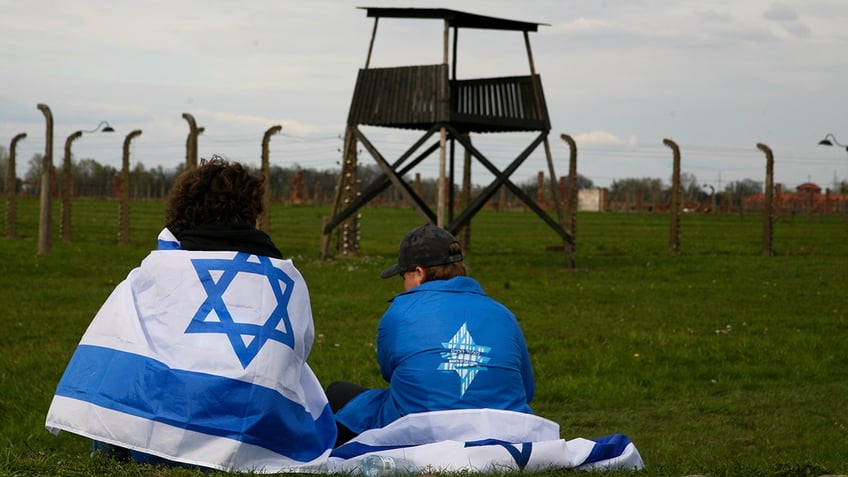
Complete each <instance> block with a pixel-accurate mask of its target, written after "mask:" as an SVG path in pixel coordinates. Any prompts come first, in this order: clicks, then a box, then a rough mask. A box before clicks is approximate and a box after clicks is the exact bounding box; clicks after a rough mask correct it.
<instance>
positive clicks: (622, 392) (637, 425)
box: [0, 200, 848, 477]
mask: <svg viewBox="0 0 848 477" xmlns="http://www.w3.org/2000/svg"><path fill="white" fill-rule="evenodd" d="M3 204H4V207H3V210H4V211H5V202H3ZM73 211H74V222H73V242H71V243H63V242H61V241H60V240H59V234H58V226H57V227H55V228H54V233H53V250H52V253H51V254H50V255H49V256H38V255H37V254H36V252H37V245H38V244H37V236H38V231H37V218H38V217H37V216H38V203H37V200H19V202H18V217H19V219H18V223H17V230H18V237H17V238H15V239H13V240H6V239H0V240H2V242H0V270H2V273H0V303H2V305H3V306H2V312H0V357H2V368H0V445H2V449H3V454H0V475H138V476H172V475H200V474H197V473H194V472H191V471H187V470H180V469H162V468H151V467H144V466H136V465H133V464H116V463H112V462H110V461H106V460H103V459H90V458H89V457H88V449H89V442H88V441H87V440H86V439H83V438H80V437H77V436H74V435H71V434H68V433H62V434H61V435H60V436H58V437H55V436H52V435H50V434H49V433H48V432H47V431H46V430H44V426H43V425H44V417H45V413H46V411H47V407H48V405H49V402H50V399H51V397H52V394H53V391H54V390H55V386H56V383H57V382H58V379H59V377H60V376H61V374H62V372H63V370H64V367H65V365H66V364H67V361H68V359H69V357H70V356H71V354H72V353H73V351H74V348H75V346H76V344H77V342H78V340H79V338H80V337H81V335H82V333H83V332H84V330H85V328H86V326H87V325H88V323H89V321H90V320H91V318H92V317H93V316H94V313H95V312H96V311H97V309H98V308H99V307H100V305H101V304H102V302H103V301H104V299H105V298H106V297H107V296H108V294H109V293H110V292H111V290H112V288H113V287H114V286H115V285H116V284H117V283H118V282H119V281H121V280H122V279H123V278H124V277H125V276H126V274H127V272H128V271H129V270H130V269H131V268H133V267H135V266H136V265H137V264H138V263H139V262H140V260H141V259H142V258H143V257H144V256H145V255H146V254H147V252H148V251H149V250H150V249H151V248H152V247H153V246H154V245H155V239H156V234H157V233H158V231H159V230H160V229H161V227H162V214H163V211H164V206H163V204H162V203H159V202H135V203H133V204H132V206H131V216H132V219H131V224H132V228H131V237H132V245H130V246H118V245H116V244H117V233H118V225H117V224H118V203H117V202H115V201H106V200H96V201H76V202H74V204H73ZM328 214H329V210H328V209H326V208H312V207H296V206H285V205H280V204H276V205H274V206H273V209H272V217H271V235H272V237H273V239H274V240H275V242H276V243H277V245H278V246H279V248H280V249H281V250H282V251H283V253H284V254H285V255H286V256H287V257H290V258H293V260H294V262H295V264H296V265H297V266H298V268H299V269H300V270H301V272H302V273H303V275H304V276H305V278H306V280H307V283H308V284H309V287H310V294H311V298H312V306H313V314H314V318H315V328H316V334H317V338H316V343H315V346H314V348H313V353H312V356H311V359H310V364H311V366H312V368H313V369H314V370H315V372H316V373H317V374H318V377H319V378H320V379H321V380H322V382H325V383H329V382H330V381H333V380H337V379H345V380H350V381H356V382H360V383H363V384H365V385H370V386H380V385H382V382H381V378H380V374H379V370H378V367H377V364H376V359H375V355H374V337H375V332H376V326H377V322H378V321H379V318H380V316H381V314H382V312H383V311H384V310H385V307H386V305H387V304H386V300H387V299H388V298H390V297H391V296H392V295H394V294H395V293H397V292H399V291H400V290H401V286H400V283H399V281H397V280H380V279H379V277H378V274H379V271H380V270H382V269H383V268H385V267H387V266H389V265H390V264H391V263H393V261H394V259H395V254H396V248H397V244H398V242H399V241H400V238H401V237H402V235H403V234H404V233H405V232H406V231H407V230H408V229H409V228H411V227H413V226H416V225H418V224H419V223H420V221H419V219H418V217H417V216H416V214H415V213H414V212H412V211H411V210H409V209H406V210H401V209H378V208H366V209H364V210H363V211H362V221H361V231H362V239H361V257H359V258H357V259H334V260H329V261H326V262H321V261H319V260H318V255H319V244H320V224H321V219H322V217H324V216H327V215H328ZM58 216H59V213H58V208H57V209H56V211H55V212H54V217H58ZM669 220H670V218H669V216H668V215H659V214H658V215H650V214H581V215H579V217H578V229H577V252H576V255H575V260H576V264H577V268H576V269H574V270H571V269H568V268H567V267H566V261H565V258H564V257H563V254H562V253H561V252H550V251H546V250H545V249H546V247H548V246H551V245H561V241H560V240H559V239H558V236H557V235H556V234H555V233H554V232H553V231H552V230H550V229H549V228H548V227H547V226H546V225H545V224H544V223H543V222H542V221H540V220H539V219H538V217H536V216H535V215H534V214H533V213H530V212H521V211H505V212H494V211H488V210H487V211H483V212H481V214H480V215H478V217H477V218H475V220H474V222H473V224H472V240H471V244H470V245H471V252H470V254H469V256H468V258H467V261H468V263H469V265H470V267H471V274H472V276H474V277H475V278H477V279H478V280H480V282H481V283H482V285H483V287H484V288H485V289H486V291H487V292H488V293H489V294H490V295H491V296H492V297H493V298H495V299H497V300H498V301H500V302H502V303H504V304H505V305H506V306H508V307H509V308H510V309H512V310H513V311H514V312H515V314H516V315H517V316H518V317H519V320H520V322H521V325H522V327H523V329H524V333H525V335H526V338H527V342H528V345H529V347H530V352H531V357H532V359H533V365H534V370H535V374H536V385H537V395H536V399H535V401H534V402H533V403H532V405H533V408H534V411H535V412H536V413H537V414H539V415H541V416H544V417H547V418H549V419H552V420H554V421H556V422H558V423H559V424H560V426H561V434H562V437H564V438H568V439H570V438H574V437H595V436H601V435H606V434H610V433H624V434H627V435H628V436H629V437H630V438H631V440H632V441H633V442H634V443H635V444H636V446H637V448H638V449H639V451H640V453H641V454H642V457H643V459H644V460H645V463H646V468H645V469H644V470H643V471H640V472H638V473H636V474H637V475H643V476H684V475H693V474H702V475H709V476H731V475H733V476H735V475H740V476H752V477H753V476H796V475H797V476H806V475H814V476H815V475H821V474H828V473H831V474H838V473H842V474H848V404H846V403H848V345H846V338H848V220H846V217H845V216H837V217H806V216H803V217H802V216H795V217H789V216H786V217H779V218H778V219H777V221H776V223H775V233H774V248H775V256H772V257H763V256H761V255H760V243H761V230H762V218H761V217H760V216H754V215H746V216H739V215H727V216H705V215H698V216H695V215H688V216H685V217H683V219H682V223H681V254H680V256H677V257H674V256H671V255H670V254H669V253H668V237H669V224H670V222H669ZM0 233H2V235H0V236H3V237H5V235H6V226H5V221H4V222H3V224H2V228H0ZM551 474H554V475H566V474H572V472H570V471H558V472H551ZM625 474H626V475H629V472H611V473H609V474H608V475H625ZM203 475H208V474H203Z"/></svg>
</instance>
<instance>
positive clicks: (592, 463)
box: [329, 409, 644, 473]
mask: <svg viewBox="0 0 848 477" xmlns="http://www.w3.org/2000/svg"><path fill="white" fill-rule="evenodd" d="M369 455H380V456H386V457H392V458H394V459H402V460H405V461H407V462H410V463H412V464H413V465H415V467H417V469H418V470H419V471H420V472H427V471H429V472H485V473H491V472H509V471H516V470H527V471H544V470H549V469H554V468H572V469H579V470H604V469H607V470H612V469H631V470H635V469H641V468H643V467H644V464H643V462H642V457H641V456H640V455H639V451H638V450H637V449H636V447H635V446H634V445H633V443H632V442H630V439H628V438H627V436H625V435H622V434H613V435H609V436H605V437H601V438H597V439H583V438H576V439H571V440H564V439H560V436H559V425H557V424H556V423H554V422H552V421H549V420H547V419H544V418H541V417H539V416H534V415H531V414H524V413H519V412H513V411H501V410H494V409H470V410H455V411H434V412H426V413H419V414H409V415H407V416H404V417H402V418H400V419H398V420H396V421H394V422H392V423H391V424H389V425H387V426H385V427H383V428H380V429H371V430H368V431H365V432H363V433H362V434H360V435H359V436H357V437H356V438H354V439H352V440H350V441H348V442H347V443H345V444H343V445H341V446H339V447H337V448H336V449H334V450H333V452H332V454H331V455H330V461H329V471H330V472H340V473H341V472H348V473H349V472H354V473H355V472H359V470H360V465H361V464H362V461H363V459H365V458H366V457H367V456H369Z"/></svg>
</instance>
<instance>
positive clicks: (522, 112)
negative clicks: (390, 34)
mask: <svg viewBox="0 0 848 477" xmlns="http://www.w3.org/2000/svg"><path fill="white" fill-rule="evenodd" d="M365 10H366V11H367V15H368V16H369V17H373V18H374V30H373V33H372V37H371V42H370V45H369V49H368V56H367V58H366V61H365V67H364V68H363V69H360V70H359V75H358V77H357V80H356V87H355V88H354V93H353V99H352V101H351V106H350V112H349V113H348V118H347V128H346V131H345V142H344V149H343V164H342V171H341V174H340V179H339V184H338V188H337V191H336V197H335V200H334V205H333V215H332V217H330V219H329V220H328V221H326V222H325V223H324V226H323V236H322V252H321V255H322V258H324V257H326V256H327V254H328V249H329V243H330V235H331V234H332V232H333V230H334V229H336V228H337V227H342V232H341V233H340V239H339V241H340V245H339V251H340V252H341V253H344V254H348V253H350V254H356V253H357V248H358V223H357V216H358V214H357V211H358V210H359V209H360V208H361V207H363V206H364V205H366V204H367V203H368V202H369V201H371V200H372V199H374V198H375V197H377V195H379V194H380V193H381V192H382V191H383V190H385V189H386V188H388V187H389V186H395V187H397V188H398V189H399V190H400V191H401V192H402V194H403V195H404V197H405V198H406V199H407V200H409V202H410V203H411V204H412V205H413V208H414V209H415V211H416V212H417V213H418V214H419V215H420V216H421V218H422V219H423V220H424V221H426V222H430V223H434V224H436V225H438V226H440V227H444V228H446V229H447V230H449V231H450V232H451V233H454V234H456V233H457V231H459V230H460V229H462V228H463V227H464V226H466V225H467V224H469V222H470V220H471V218H472V217H473V216H474V215H475V214H476V213H477V212H478V211H479V210H480V209H481V208H482V207H483V206H484V205H485V204H486V202H487V201H488V200H490V199H491V198H492V196H493V195H494V194H495V193H496V192H497V191H498V189H500V187H507V188H508V189H509V190H510V191H511V192H512V193H513V194H515V195H516V196H517V197H518V198H519V199H521V200H522V201H523V202H524V203H525V204H526V205H527V207H529V208H530V209H531V210H533V211H534V212H535V213H536V214H537V215H538V216H539V217H540V218H541V219H542V220H543V221H545V222H546V223H547V224H548V225H550V227H551V228H552V229H553V230H554V231H555V232H556V233H557V234H559V235H560V236H561V237H562V239H563V242H564V245H565V247H564V249H565V250H566V253H567V255H568V259H569V261H570V262H571V253H570V250H571V249H572V247H571V246H572V245H573V239H572V237H571V235H570V234H569V233H568V232H567V231H566V229H565V226H564V218H563V211H562V204H561V202H560V200H559V198H558V194H557V187H556V181H557V179H556V175H555V174H554V168H553V161H552V159H551V152H550V144H549V142H548V133H549V132H550V129H551V125H550V120H549V118H548V110H547V106H546V105H545V97H544V94H543V92H542V82H541V79H540V78H539V75H537V74H536V72H535V66H534V63H533V54H532V51H531V49H530V40H529V36H528V32H531V31H537V29H538V27H539V25H543V24H539V23H528V22H521V21H513V20H507V19H502V18H494V17H488V16H483V15H475V14H470V13H465V12H460V11H456V10H450V9H442V8H370V7H367V8H365ZM381 18H407V19H409V18H413V19H415V18H418V19H436V20H442V21H443V22H444V46H443V53H444V54H443V57H444V60H443V62H442V63H441V64H435V65H418V66H400V67H392V68H369V63H370V61H371V52H372V49H373V46H374V38H375V36H376V34H377V24H378V22H379V20H380V19H381ZM460 28H477V29H488V30H505V31H520V32H522V33H523V35H524V43H525V46H526V49H527V57H528V60H529V63H530V74H529V75H527V76H504V77H497V78H482V79H464V80H458V79H456V76H455V75H456V48H457V36H458V35H457V32H458V30H459V29H460ZM451 30H453V55H449V53H448V51H449V43H450V41H449V39H450V36H451V35H450V32H451ZM451 56H452V57H453V63H452V64H451V65H450V66H449V58H450V57H451ZM361 125H365V126H377V127H386V128H401V129H408V130H419V131H422V132H423V134H422V135H421V136H420V138H419V139H418V140H417V141H416V142H415V143H414V144H412V145H411V146H410V147H409V148H408V149H407V150H406V152H404V153H403V154H402V155H401V156H400V157H397V158H391V159H392V162H390V161H389V159H387V158H385V157H383V155H382V154H381V153H380V151H378V150H377V148H375V147H374V145H373V144H372V143H371V141H369V139H368V138H367V137H366V136H365V134H363V132H362V130H361V129H360V126H361ZM505 132H537V133H538V135H537V136H536V137H535V139H533V140H532V141H531V142H530V143H529V144H528V145H527V147H526V148H525V149H524V151H523V152H521V153H520V154H519V155H518V156H517V157H515V159H513V160H512V162H511V163H510V164H509V165H508V166H507V167H506V168H504V169H503V170H499V169H498V168H497V167H496V166H495V165H494V164H492V162H491V161H489V160H488V159H487V158H486V156H485V155H484V153H483V152H481V151H479V150H478V149H477V148H475V147H474V145H472V144H471V140H470V134H471V133H505ZM434 136H437V139H436V138H434ZM431 138H434V139H433V143H432V144H430V145H429V146H427V143H428V142H429V141H430V140H431ZM357 143H360V144H362V146H363V147H364V148H365V149H366V150H367V151H368V152H369V153H370V154H371V156H373V158H374V160H376V162H377V164H378V165H379V167H380V169H381V174H380V175H379V176H378V177H377V179H375V180H374V181H373V182H372V183H370V184H368V185H366V186H365V187H364V188H362V189H361V190H357V189H358V188H357V187H356V181H355V178H356V161H357V158H356V149H357ZM455 143H459V144H460V145H461V146H462V147H463V148H464V149H465V153H466V156H468V155H469V154H470V156H472V157H474V158H475V159H476V160H477V161H478V162H480V163H481V164H482V165H483V166H484V167H485V168H486V169H488V170H489V171H490V172H491V173H492V175H493V176H494V177H495V179H494V180H493V181H492V183H491V184H489V185H488V186H487V187H486V188H485V189H483V190H482V191H481V192H480V193H479V194H478V195H477V196H476V197H473V198H470V197H469V198H467V199H468V200H466V201H465V202H466V203H465V209H464V210H462V211H460V212H459V213H458V214H457V215H456V216H455V217H454V214H453V212H454V208H453V206H454V201H453V199H454V198H453V194H452V193H450V197H449V198H448V197H447V194H448V193H449V192H448V191H453V187H451V186H450V185H448V184H447V179H448V178H447V177H446V174H445V170H446V163H447V162H448V161H450V164H451V167H450V170H451V171H453V167H452V166H453V159H454V158H453V151H454V150H455V148H454V144H455ZM540 144H544V148H545V153H546V156H547V161H548V168H549V170H550V178H551V194H552V196H553V197H552V199H553V202H554V203H555V204H556V210H557V213H558V218H559V222H557V221H555V220H553V219H552V218H551V217H550V216H549V215H548V214H547V213H546V212H545V211H544V210H543V209H542V208H541V207H540V206H539V205H538V204H537V203H536V202H535V201H534V200H533V199H532V198H531V197H529V196H527V194H525V193H524V192H523V191H522V190H521V189H520V188H519V187H518V186H516V185H515V184H513V183H512V181H510V179H509V178H510V175H511V174H512V173H513V172H515V170H516V169H517V168H518V167H519V166H520V165H521V164H522V163H523V162H524V161H525V160H526V159H527V157H529V155H530V154H531V153H532V152H533V151H534V150H535V149H536V148H537V147H538V146H539V145H540ZM448 145H450V148H449V149H450V156H451V157H448ZM436 151H438V152H439V183H438V201H437V207H436V208H437V210H436V213H434V212H433V211H432V210H430V208H429V207H428V206H427V205H426V204H425V203H424V201H423V200H422V198H421V197H419V196H418V194H417V193H416V192H415V190H413V188H412V187H411V186H410V185H409V184H407V183H406V182H404V180H403V176H404V174H406V173H408V172H409V171H411V170H412V169H413V168H414V167H415V166H416V165H418V164H419V163H421V161H423V160H424V159H426V158H427V157H429V156H430V155H432V154H433V153H434V152H436ZM468 165H469V164H468V162H467V161H466V167H467V166H468ZM451 175H452V174H451ZM465 177H466V180H467V181H469V182H470V178H469V177H470V174H468V173H466V174H465ZM450 180H451V182H453V178H452V177H451V178H450ZM466 186H470V183H469V184H466ZM466 190H467V189H466ZM446 205H447V206H448V207H449V212H450V214H449V215H450V216H449V217H448V219H447V221H446V219H445V210H444V209H445V206H446ZM342 242H344V245H342Z"/></svg>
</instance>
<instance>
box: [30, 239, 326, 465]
mask: <svg viewBox="0 0 848 477" xmlns="http://www.w3.org/2000/svg"><path fill="white" fill-rule="evenodd" d="M313 338H314V328H313V322H312V311H311V307H310V301H309V293H308V290H307V287H306V283H305V281H304V280H303V277H302V276H301V274H300V272H299V271H298V270H297V269H296V268H295V267H294V265H293V264H292V262H291V261H290V260H278V259H273V258H268V257H262V256H256V255H250V254H246V253H240V252H189V251H184V250H179V244H178V242H177V241H176V239H174V237H173V236H172V235H171V234H170V233H169V232H168V231H167V230H165V231H163V233H162V234H160V236H159V250H157V251H153V252H151V253H150V254H149V255H148V256H147V257H146V258H145V259H144V261H143V262H142V264H141V266H140V267H138V268H136V269H134V270H132V271H131V272H130V274H129V276H128V277H127V278H126V279H125V280H124V281H123V282H122V283H120V284H119V285H118V286H117V287H116V288H115V290H114V291H113V292H112V294H111V295H110V296H109V298H108V299H107V300H106V302H105V303H104V304H103V306H102V307H101V309H100V311H99V312H98V313H97V315H96V316H95V318H94V320H93V321H92V322H91V324H90V325H89V328H88V330H87V331H86V332H85V334H84V336H83V337H82V340H81V342H80V344H79V346H78V348H77V350H76V351H75V352H74V355H73V357H72V358H71V361H70V363H69V364H68V367H67V369H66V370H65V373H64V375H63V376H62V378H61V380H60V382H59V384H58V387H57V390H56V393H55V396H54V398H53V401H52V403H51V405H50V409H49V411H48V414H47V420H46V427H47V428H48V429H49V430H50V431H52V432H54V433H58V432H59V431H61V430H65V431H69V432H73V433H76V434H80V435H83V436H86V437H89V438H91V439H94V440H97V441H101V442H105V443H108V444H113V445H117V446H120V447H124V448H128V449H132V450H135V451H140V452H144V453H147V454H151V455H154V456H158V457H162V458H165V459H168V460H172V461H176V462H181V463H186V464H192V465H198V466H202V467H209V468H214V469H222V470H237V471H256V472H280V471H296V472H324V471H326V464H327V461H328V457H329V453H330V449H331V448H332V446H333V444H334V442H335V438H336V426H335V422H334V419H333V415H332V412H331V410H330V407H329V405H328V403H327V398H326V396H325V394H324V391H323V389H322V387H321V385H320V383H319V382H318V379H317V378H316V377H315V375H314V374H313V372H312V370H311V369H310V368H309V366H308V365H307V363H306V358H307V357H308V356H309V352H310V349H311V346H312V342H313Z"/></svg>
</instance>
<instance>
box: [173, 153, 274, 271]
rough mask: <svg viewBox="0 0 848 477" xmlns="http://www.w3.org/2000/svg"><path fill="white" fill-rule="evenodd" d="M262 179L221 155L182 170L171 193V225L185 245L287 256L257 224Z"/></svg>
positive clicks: (259, 212) (260, 203)
mask: <svg viewBox="0 0 848 477" xmlns="http://www.w3.org/2000/svg"><path fill="white" fill-rule="evenodd" d="M261 214H262V179H261V178H259V177H255V176H253V175H251V174H250V172H249V171H248V170H247V168H245V167H244V166H242V165H241V164H238V163H233V164H229V163H228V162H227V161H226V160H224V159H223V158H221V157H219V156H213V157H212V159H211V160H209V161H203V162H202V163H201V165H200V167H198V168H196V169H193V170H189V171H186V172H184V173H183V174H181V175H180V176H179V177H178V178H177V180H176V182H175V183H174V187H173V188H172V189H171V192H170V194H169V195H168V205H167V209H166V211H165V227H166V228H167V229H168V231H170V232H171V234H173V236H174V237H175V238H176V239H177V241H178V242H179V243H180V248H181V249H183V250H235V251H241V252H246V253H253V254H255V255H264V256H268V257H274V258H282V254H281V253H280V251H279V250H278V249H277V247H276V246H275V245H274V244H273V242H272V241H271V239H270V237H268V235H267V234H265V233H264V232H262V231H261V230H258V229H257V228H256V221H257V220H258V219H259V216H260V215H261Z"/></svg>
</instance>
